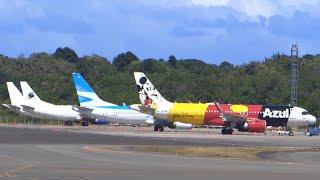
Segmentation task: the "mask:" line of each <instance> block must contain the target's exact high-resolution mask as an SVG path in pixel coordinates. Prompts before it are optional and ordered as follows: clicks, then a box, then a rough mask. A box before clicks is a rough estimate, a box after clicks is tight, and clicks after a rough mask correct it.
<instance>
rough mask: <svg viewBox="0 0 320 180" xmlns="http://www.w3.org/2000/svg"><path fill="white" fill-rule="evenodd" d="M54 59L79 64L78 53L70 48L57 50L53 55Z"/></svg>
mask: <svg viewBox="0 0 320 180" xmlns="http://www.w3.org/2000/svg"><path fill="white" fill-rule="evenodd" d="M53 55H54V57H55V58H57V59H63V60H65V61H68V62H71V63H72V62H77V60H78V55H77V53H76V52H75V51H74V50H72V49H71V48H69V47H64V48H61V47H59V48H57V49H56V51H55V52H54V53H53Z"/></svg>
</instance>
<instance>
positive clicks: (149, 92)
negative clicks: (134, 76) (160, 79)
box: [137, 77, 157, 96]
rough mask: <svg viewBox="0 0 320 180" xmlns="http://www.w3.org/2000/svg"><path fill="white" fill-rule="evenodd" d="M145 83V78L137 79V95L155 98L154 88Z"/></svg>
mask: <svg viewBox="0 0 320 180" xmlns="http://www.w3.org/2000/svg"><path fill="white" fill-rule="evenodd" d="M147 81H148V80H147V78H146V77H141V78H140V79H139V83H140V85H137V87H138V91H139V93H141V94H143V95H145V96H157V94H156V92H155V91H156V88H155V87H154V86H153V85H152V84H150V83H149V82H147Z"/></svg>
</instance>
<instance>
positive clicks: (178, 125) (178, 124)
mask: <svg viewBox="0 0 320 180" xmlns="http://www.w3.org/2000/svg"><path fill="white" fill-rule="evenodd" d="M168 127H169V128H171V129H192V124H189V123H182V122H178V121H175V122H173V123H170V124H169V125H168Z"/></svg>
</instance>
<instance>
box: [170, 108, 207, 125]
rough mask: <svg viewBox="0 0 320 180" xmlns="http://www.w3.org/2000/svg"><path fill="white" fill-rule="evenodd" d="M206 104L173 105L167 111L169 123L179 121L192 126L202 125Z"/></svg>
mask: <svg viewBox="0 0 320 180" xmlns="http://www.w3.org/2000/svg"><path fill="white" fill-rule="evenodd" d="M207 108H208V104H200V103H199V104H196V103H173V104H172V107H171V108H170V110H169V114H168V119H169V121H180V122H184V123H190V124H193V125H201V124H204V116H205V112H206V109H207Z"/></svg>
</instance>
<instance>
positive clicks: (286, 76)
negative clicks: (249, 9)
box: [0, 47, 320, 117]
mask: <svg viewBox="0 0 320 180" xmlns="http://www.w3.org/2000/svg"><path fill="white" fill-rule="evenodd" d="M74 71H75V72H80V73H81V74H82V75H83V76H84V77H85V78H86V79H87V81H88V82H89V83H90V84H91V85H92V87H93V88H94V89H95V91H96V93H97V94H98V95H99V96H100V97H101V98H102V99H104V100H106V101H110V102H113V103H117V104H122V103H126V104H134V103H139V99H138V95H137V91H136V87H135V81H134V78H133V72H134V71H142V72H144V73H146V75H147V76H148V77H149V79H150V80H151V81H152V82H153V84H154V85H155V86H156V87H157V89H158V90H159V91H160V93H161V94H162V95H163V96H164V97H165V98H166V99H168V100H170V101H176V102H214V101H217V102H220V103H244V104H249V103H250V104H289V103H290V57H289V56H287V55H285V54H279V53H276V54H274V55H272V56H271V57H270V58H265V59H263V60H260V61H252V62H250V63H245V64H241V65H234V64H231V63H229V62H227V61H224V62H222V63H220V64H208V63H205V62H203V61H201V60H198V59H176V57H175V56H173V55H171V56H170V57H168V59H154V58H148V59H143V60H142V59H139V57H137V56H136V55H135V54H134V53H132V52H130V51H128V52H125V53H121V54H119V55H117V56H116V57H115V58H113V60H108V59H107V58H105V57H102V56H99V55H95V54H93V55H90V56H83V57H79V56H78V55H77V53H76V52H75V51H74V50H72V49H71V48H68V47H64V48H58V49H56V51H55V52H54V53H53V54H49V53H46V52H41V53H33V54H31V55H30V56H29V57H24V56H18V57H16V58H11V57H8V56H5V55H2V54H0V103H1V104H3V103H10V100H9V95H8V92H7V87H6V84H5V82H7V81H13V82H14V83H15V84H16V85H17V86H18V85H19V81H28V82H29V84H30V85H31V86H32V88H33V89H34V90H35V92H36V93H37V94H38V95H39V97H40V98H41V99H43V100H45V101H48V102H52V103H55V104H72V105H74V104H78V100H77V96H76V91H75V88H74V85H73V81H72V77H71V73H72V72H74ZM298 72H299V87H298V105H299V106H301V107H304V108H306V109H307V110H309V111H310V112H311V113H312V114H314V115H316V116H317V117H318V116H319V115H320V78H319V77H320V55H310V54H307V55H304V56H303V57H301V58H299V71H298ZM8 114H14V113H12V112H9V111H8V110H6V109H5V108H4V107H3V108H1V109H0V115H8Z"/></svg>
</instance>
